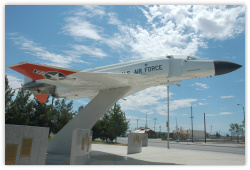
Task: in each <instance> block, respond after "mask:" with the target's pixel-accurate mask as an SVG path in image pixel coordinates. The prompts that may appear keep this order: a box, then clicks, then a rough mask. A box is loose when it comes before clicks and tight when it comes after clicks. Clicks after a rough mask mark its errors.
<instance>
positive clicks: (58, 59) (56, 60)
mask: <svg viewBox="0 0 250 170" xmlns="http://www.w3.org/2000/svg"><path fill="white" fill-rule="evenodd" d="M10 39H12V40H13V41H14V43H15V44H16V45H18V46H19V48H20V49H21V50H24V51H26V52H27V53H28V54H30V55H32V56H34V57H36V58H37V59H39V60H43V63H44V64H49V65H53V66H59V67H69V65H70V64H71V63H86V62H84V61H83V60H81V59H80V56H78V55H67V54H56V53H52V52H49V51H48V50H47V49H46V48H45V47H42V46H41V45H39V44H38V43H35V42H34V41H32V40H29V39H28V38H26V37H25V36H22V35H19V34H18V33H14V34H10Z"/></svg>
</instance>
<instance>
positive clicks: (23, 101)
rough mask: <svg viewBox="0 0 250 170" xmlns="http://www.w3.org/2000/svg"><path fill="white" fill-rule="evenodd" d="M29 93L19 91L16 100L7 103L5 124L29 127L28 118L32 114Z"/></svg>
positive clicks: (23, 90)
mask: <svg viewBox="0 0 250 170" xmlns="http://www.w3.org/2000/svg"><path fill="white" fill-rule="evenodd" d="M30 96H31V93H30V92H29V91H27V90H25V89H19V90H18V93H17V96H16V98H15V99H14V100H13V101H11V102H9V105H8V106H7V107H8V109H7V111H5V123H6V124H16V125H30V117H31V115H32V114H33V113H34V109H33V101H32V100H31V99H30Z"/></svg>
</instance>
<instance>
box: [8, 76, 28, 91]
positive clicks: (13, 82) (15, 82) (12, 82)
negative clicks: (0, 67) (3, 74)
mask: <svg viewBox="0 0 250 170" xmlns="http://www.w3.org/2000/svg"><path fill="white" fill-rule="evenodd" d="M7 78H8V81H9V86H10V87H11V88H12V89H16V88H20V87H22V86H21V85H22V84H23V83H24V81H23V80H22V79H19V78H17V77H15V76H13V75H9V74H8V75H7Z"/></svg>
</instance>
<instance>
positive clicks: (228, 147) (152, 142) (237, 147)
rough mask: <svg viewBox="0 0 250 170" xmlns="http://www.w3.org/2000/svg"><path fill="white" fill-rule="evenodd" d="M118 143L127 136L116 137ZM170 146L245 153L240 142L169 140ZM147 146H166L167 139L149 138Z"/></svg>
mask: <svg viewBox="0 0 250 170" xmlns="http://www.w3.org/2000/svg"><path fill="white" fill-rule="evenodd" d="M117 142H118V143H124V144H127V143H128V138H125V137H124V138H123V137H118V138H117ZM169 145H170V149H171V148H178V149H187V150H201V151H211V152H221V153H232V154H241V155H245V146H244V145H241V144H224V143H222V144H220V143H219V144H215V143H206V144H205V143H192V142H180V143H177V142H175V141H170V143H169ZM148 146H155V147H164V148H167V141H163V140H161V139H149V140H148Z"/></svg>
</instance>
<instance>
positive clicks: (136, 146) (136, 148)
mask: <svg viewBox="0 0 250 170" xmlns="http://www.w3.org/2000/svg"><path fill="white" fill-rule="evenodd" d="M142 137H143V135H142V134H140V133H129V134H128V154H132V153H139V152H141V148H142Z"/></svg>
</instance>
